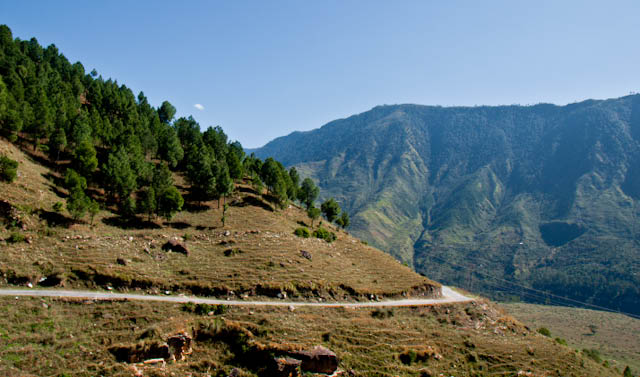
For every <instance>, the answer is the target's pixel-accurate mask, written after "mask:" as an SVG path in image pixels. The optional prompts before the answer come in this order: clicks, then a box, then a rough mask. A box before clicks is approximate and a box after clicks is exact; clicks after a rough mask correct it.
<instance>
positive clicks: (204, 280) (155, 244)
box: [0, 143, 438, 299]
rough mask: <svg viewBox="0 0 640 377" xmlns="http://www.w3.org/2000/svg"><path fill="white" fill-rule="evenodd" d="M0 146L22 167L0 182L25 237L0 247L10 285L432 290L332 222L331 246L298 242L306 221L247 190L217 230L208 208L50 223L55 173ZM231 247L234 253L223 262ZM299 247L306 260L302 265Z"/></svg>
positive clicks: (204, 290) (215, 213) (333, 295)
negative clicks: (164, 215) (55, 280)
mask: <svg viewBox="0 0 640 377" xmlns="http://www.w3.org/2000/svg"><path fill="white" fill-rule="evenodd" d="M0 145H2V146H3V147H4V148H8V149H10V150H11V153H9V154H10V155H11V156H12V157H13V158H16V159H18V160H19V161H20V166H19V172H20V174H21V177H20V178H18V180H17V181H16V182H14V183H13V184H5V183H0V191H2V192H5V193H7V195H6V197H5V198H6V200H8V201H9V202H10V203H12V204H13V205H14V206H15V207H17V208H19V209H20V212H21V218H22V219H23V221H24V223H25V224H26V228H27V230H26V231H22V233H23V234H25V235H27V236H28V237H29V238H30V239H31V240H32V242H31V243H29V244H28V243H16V244H3V245H2V248H3V253H2V254H1V255H0V271H2V272H3V273H4V275H5V278H7V281H8V282H9V283H14V284H26V283H27V282H31V283H32V284H35V283H37V282H38V281H39V280H40V278H41V277H43V276H50V275H56V276H58V277H61V278H63V279H64V281H65V283H64V284H66V286H67V287H85V286H89V287H98V288H99V287H101V288H106V287H107V286H112V287H114V288H116V289H122V290H127V289H143V290H148V291H150V292H158V291H160V290H162V291H164V290H171V291H182V292H189V293H194V294H201V295H225V294H230V292H233V294H235V295H263V296H275V295H277V294H278V293H280V292H285V293H287V295H288V296H293V297H300V298H308V297H317V298H323V299H344V298H359V299H363V298H365V297H370V295H378V296H400V295H403V294H414V295H417V294H420V293H421V292H422V291H423V290H426V291H427V293H430V291H429V290H431V289H433V288H434V287H437V286H438V284H437V283H434V282H432V281H430V280H428V279H426V278H424V277H422V276H420V275H418V274H415V273H414V272H412V271H411V270H410V269H409V268H407V267H405V266H403V265H401V264H400V263H398V262H397V261H396V260H395V259H393V258H392V257H390V256H388V255H387V254H385V253H382V252H380V251H379V250H376V249H374V248H372V247H369V246H366V245H364V244H362V243H361V242H360V241H359V240H357V239H355V238H353V237H351V236H349V235H348V234H347V233H345V232H344V231H340V230H338V229H336V228H335V227H334V226H332V225H328V224H323V226H324V227H327V228H329V229H330V230H332V231H333V232H335V233H336V234H337V235H338V239H337V240H336V241H335V242H333V243H330V244H329V243H326V242H324V241H322V240H319V239H316V238H309V239H304V238H299V237H296V236H295V235H293V231H294V230H295V229H296V228H297V227H299V226H301V225H300V224H301V223H308V222H309V220H308V218H307V216H306V214H305V212H304V211H303V210H301V209H300V208H298V207H296V206H290V207H289V208H287V209H285V210H275V209H274V208H273V207H272V206H271V204H270V203H269V202H268V201H266V200H265V199H264V198H262V197H261V196H260V195H257V194H256V193H254V192H253V191H252V190H251V189H250V188H249V187H248V186H246V185H240V186H238V189H237V190H236V194H235V195H234V196H233V197H232V198H228V199H227V201H228V202H229V203H230V209H229V210H228V211H227V223H226V226H225V227H224V228H223V227H222V224H221V220H220V218H221V216H222V209H219V208H218V204H217V202H215V201H214V202H210V203H202V204H203V205H202V207H200V208H192V209H191V211H183V212H181V213H179V214H177V215H176V216H175V218H174V219H172V221H171V222H170V223H164V224H163V223H161V221H160V220H156V221H155V222H153V223H145V222H139V223H136V224H122V223H121V222H120V219H119V218H118V217H117V216H116V215H114V214H113V213H111V212H108V211H102V212H101V213H100V214H99V215H98V216H97V218H96V219H95V225H94V226H90V225H89V224H86V223H85V224H75V225H72V226H71V227H70V228H68V227H65V226H55V225H53V224H51V223H50V222H51V221H50V220H51V218H52V217H54V218H55V216H57V215H55V214H53V212H51V211H52V207H53V204H54V203H55V202H57V201H64V198H62V197H59V196H57V194H56V193H55V192H54V189H53V184H52V182H49V181H48V180H47V179H45V178H44V177H52V176H54V175H55V174H54V173H52V172H50V171H48V170H47V169H46V168H44V167H42V166H41V165H38V164H36V163H34V162H33V161H32V160H31V158H30V157H28V156H26V155H24V154H23V153H22V152H20V151H18V150H17V149H15V147H13V146H10V145H8V144H6V143H4V144H2V143H0ZM52 179H53V178H52ZM178 181H180V180H178ZM59 194H61V193H59ZM58 217H59V216H58ZM226 232H229V233H230V234H229V236H225V233H226ZM8 236H9V230H3V231H0V238H1V239H6V238H7V237H8ZM173 237H178V238H181V239H185V241H184V242H185V243H186V244H187V246H188V248H189V250H190V255H189V256H188V257H187V256H185V255H183V254H177V253H166V252H164V251H162V250H161V246H162V244H164V243H165V242H166V241H167V240H168V239H169V238H173ZM230 248H231V249H236V251H239V252H238V253H231V255H229V256H226V255H225V250H228V249H230ZM302 250H305V251H308V252H309V253H310V254H311V256H312V259H311V260H309V259H307V258H304V257H303V256H302V254H301V251H302ZM118 259H120V260H119V261H118Z"/></svg>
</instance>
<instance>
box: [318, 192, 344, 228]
mask: <svg viewBox="0 0 640 377" xmlns="http://www.w3.org/2000/svg"><path fill="white" fill-rule="evenodd" d="M320 210H321V211H322V213H323V214H324V216H325V217H326V218H327V220H328V221H329V222H330V223H332V222H333V221H334V220H335V219H336V217H338V213H340V206H339V205H338V203H337V202H336V201H335V199H333V198H331V199H329V200H326V201H325V202H324V203H322V205H321V206H320Z"/></svg>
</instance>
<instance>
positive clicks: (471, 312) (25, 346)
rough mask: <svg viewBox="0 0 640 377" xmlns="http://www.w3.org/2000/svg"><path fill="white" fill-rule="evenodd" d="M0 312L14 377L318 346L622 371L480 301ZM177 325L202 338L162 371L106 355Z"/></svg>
mask: <svg viewBox="0 0 640 377" xmlns="http://www.w3.org/2000/svg"><path fill="white" fill-rule="evenodd" d="M43 304H46V306H47V307H46V308H45V307H43ZM0 314H1V315H0V370H3V371H5V372H6V373H5V375H10V376H11V375H25V374H27V373H31V374H33V375H38V376H46V375H50V376H60V375H67V376H71V375H73V376H94V375H110V376H111V375H112V376H129V375H132V374H133V373H134V368H137V369H138V370H143V369H144V376H153V375H160V376H169V375H175V376H184V375H191V376H205V375H214V376H226V375H227V374H228V373H229V372H230V370H231V369H232V368H239V369H240V370H241V371H242V374H241V375H243V376H254V375H257V374H260V370H262V369H261V368H262V367H263V366H264V360H265V359H263V357H265V356H268V355H274V354H276V355H277V354H281V353H283V352H285V351H287V350H295V349H305V348H309V347H312V346H314V345H319V344H320V345H324V346H326V347H328V348H330V349H332V350H333V351H334V352H336V354H337V355H338V356H339V357H340V359H341V362H340V367H341V368H342V369H343V370H346V371H353V373H354V374H355V375H357V376H421V375H426V374H423V372H425V371H427V370H428V371H430V373H432V375H435V376H437V375H440V373H442V374H443V375H447V376H450V375H454V376H505V375H506V376H515V375H517V374H518V373H519V372H520V373H527V372H530V373H531V374H529V375H534V376H613V375H618V373H617V372H615V371H614V370H612V369H608V368H604V367H602V366H600V365H597V364H595V363H593V362H592V361H591V360H588V359H586V358H585V357H583V356H581V355H580V354H579V353H576V352H574V351H573V350H572V349H571V348H569V347H566V346H561V345H558V344H557V343H555V342H553V341H551V340H549V339H548V338H545V337H542V336H540V335H538V334H536V333H535V332H532V331H528V330H526V329H525V328H524V327H523V326H522V325H520V324H519V323H517V322H514V321H513V320H511V319H510V317H509V316H507V315H504V314H503V313H502V312H501V311H500V310H499V309H497V308H496V307H495V306H493V305H491V304H488V303H475V304H464V305H450V306H442V307H423V308H396V309H393V310H392V311H391V312H387V313H385V314H384V315H380V314H379V312H376V310H375V309H374V310H372V309H340V308H337V309H330V308H300V309H296V310H295V311H289V310H288V309H287V308H241V307H232V308H229V310H228V312H226V313H225V314H222V315H218V316H214V317H211V316H206V315H205V316H202V315H196V314H193V313H190V312H187V311H183V310H181V306H180V305H176V304H165V303H146V302H93V301H68V300H60V299H49V298H47V299H37V298H20V299H19V300H16V299H15V298H2V299H0ZM180 331H187V332H188V333H191V334H196V335H197V334H199V335H197V340H196V342H195V345H194V351H193V353H192V354H191V355H189V356H188V358H187V359H186V360H185V361H181V362H176V363H168V364H167V365H166V366H165V367H162V366H146V367H143V366H142V365H140V364H137V365H136V364H128V363H123V362H118V361H116V360H115V357H114V355H112V354H111V353H110V352H109V348H110V347H111V346H114V345H125V346H126V345H133V344H137V343H140V342H151V341H154V340H157V339H163V338H166V336H168V335H171V334H174V333H176V332H180ZM412 354H415V355H416V357H415V358H414V359H413V360H414V361H411V360H412V358H411V355H412ZM403 355H404V356H403Z"/></svg>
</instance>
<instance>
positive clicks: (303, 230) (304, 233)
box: [293, 227, 311, 238]
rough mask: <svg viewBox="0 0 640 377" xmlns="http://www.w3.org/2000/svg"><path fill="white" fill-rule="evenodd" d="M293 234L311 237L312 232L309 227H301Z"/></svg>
mask: <svg viewBox="0 0 640 377" xmlns="http://www.w3.org/2000/svg"><path fill="white" fill-rule="evenodd" d="M293 234H295V235H296V236H298V237H302V238H309V237H311V232H310V231H309V229H307V228H305V227H301V228H298V229H296V230H295V231H294V232H293Z"/></svg>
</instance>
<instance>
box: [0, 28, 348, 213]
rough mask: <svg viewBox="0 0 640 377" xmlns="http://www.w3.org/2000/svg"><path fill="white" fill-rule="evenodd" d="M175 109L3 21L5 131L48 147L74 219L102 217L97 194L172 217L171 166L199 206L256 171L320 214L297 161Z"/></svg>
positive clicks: (270, 187)
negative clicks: (260, 150)
mask: <svg viewBox="0 0 640 377" xmlns="http://www.w3.org/2000/svg"><path fill="white" fill-rule="evenodd" d="M175 115H176V108H175V107H174V106H173V105H171V103H169V102H168V101H165V102H163V103H162V105H161V106H160V107H159V108H154V107H152V106H151V105H150V104H149V102H148V100H147V98H146V97H145V95H144V93H142V92H140V93H139V94H138V95H137V96H135V95H134V94H133V92H132V91H131V90H130V89H129V88H127V87H126V86H124V85H119V84H118V82H117V81H113V80H111V79H108V80H104V79H103V78H102V76H100V75H98V73H97V72H96V71H95V70H93V71H91V72H90V73H88V74H87V73H86V72H85V69H84V67H83V66H82V64H81V63H79V62H78V63H74V64H71V63H70V62H69V61H68V60H67V59H66V58H65V56H64V55H62V54H61V53H60V52H59V51H58V49H57V48H56V46H55V45H50V46H48V47H46V48H43V47H42V46H41V45H40V44H39V43H38V41H37V40H36V39H35V38H32V39H31V40H29V41H23V40H20V39H19V38H16V39H14V38H13V36H12V33H11V30H10V29H9V27H7V26H6V25H0V132H1V133H2V136H3V137H5V138H7V139H8V140H10V141H12V142H20V143H22V144H23V146H26V147H27V148H29V149H33V150H34V151H41V152H42V153H46V154H48V157H49V161H50V162H51V163H52V165H53V166H54V167H55V168H56V169H61V170H64V171H61V173H62V174H63V177H64V182H63V184H64V186H65V188H66V189H67V190H68V191H69V197H68V200H67V209H68V211H69V213H70V214H71V215H72V217H73V218H74V219H79V218H81V217H83V216H85V214H86V213H87V212H89V213H90V214H91V216H94V215H95V213H97V211H98V210H99V204H98V202H97V201H96V200H95V199H102V200H103V202H104V203H105V205H107V206H114V207H115V208H116V210H117V211H118V213H119V214H120V215H122V216H124V217H134V216H135V215H136V214H143V215H146V216H148V217H149V219H150V218H151V217H152V216H161V217H164V218H166V219H171V217H172V216H173V215H174V214H175V213H176V212H178V211H180V210H181V209H182V207H183V205H184V200H185V198H183V197H182V195H181V193H180V191H179V190H178V189H177V188H176V186H175V183H174V181H173V174H172V171H177V172H181V173H182V174H183V176H184V177H185V178H186V181H187V183H188V184H189V185H190V189H189V197H188V198H187V199H188V200H189V201H192V202H194V203H201V202H205V201H210V200H214V199H217V200H218V203H219V202H220V198H223V199H224V198H226V197H227V196H229V195H230V194H231V193H232V192H233V190H234V187H235V186H234V180H239V179H242V178H244V177H250V178H251V182H252V184H253V186H254V188H255V189H256V190H258V192H262V190H264V189H265V188H266V189H267V193H268V197H270V198H272V200H273V201H274V202H275V203H276V204H277V205H278V206H281V207H284V206H285V205H286V204H287V203H288V201H289V200H299V201H300V202H301V203H304V204H305V205H306V207H307V209H308V211H309V214H310V216H312V218H313V217H317V214H318V213H319V212H320V211H319V210H318V209H315V207H313V202H314V201H315V199H316V198H317V196H318V188H317V187H316V186H315V184H314V183H313V181H312V180H310V179H308V178H307V179H305V180H304V181H303V182H302V183H301V182H300V177H299V175H298V173H297V171H296V170H295V168H291V169H289V170H286V169H285V168H284V166H283V165H282V164H281V163H280V162H278V161H275V160H273V159H272V158H268V159H266V160H265V161H264V162H263V161H261V160H260V159H258V158H256V157H254V156H253V155H251V156H246V155H245V153H244V150H243V148H242V146H241V145H240V143H239V142H237V141H236V142H230V141H229V140H228V138H227V135H225V133H224V131H223V130H222V128H220V127H209V128H207V129H206V131H204V132H202V131H201V128H200V125H199V124H198V123H197V122H196V121H195V120H194V119H193V118H192V117H188V118H184V117H183V118H178V119H175ZM336 205H337V204H336ZM331 206H333V204H330V205H329V207H331ZM329 207H327V208H329ZM338 211H339V208H338ZM323 212H324V211H323ZM333 212H335V210H334V209H331V210H329V213H333ZM314 215H315V216H314ZM344 215H346V213H345V214H344ZM344 215H343V217H342V218H344ZM330 216H332V215H330ZM333 218H335V216H334V217H333ZM333 218H332V219H331V220H333ZM346 218H347V220H346V221H347V225H348V216H347V217H346ZM331 220H330V221H331ZM339 222H340V221H339Z"/></svg>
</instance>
